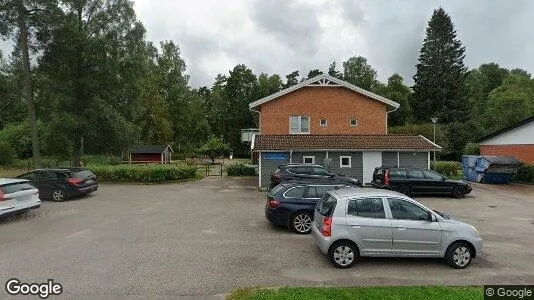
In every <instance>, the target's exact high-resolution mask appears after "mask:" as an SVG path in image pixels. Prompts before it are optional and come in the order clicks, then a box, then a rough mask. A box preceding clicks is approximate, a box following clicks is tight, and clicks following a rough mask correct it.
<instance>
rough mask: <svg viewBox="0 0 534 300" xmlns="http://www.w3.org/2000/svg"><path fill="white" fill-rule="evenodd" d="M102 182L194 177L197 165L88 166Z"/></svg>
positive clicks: (174, 179)
mask: <svg viewBox="0 0 534 300" xmlns="http://www.w3.org/2000/svg"><path fill="white" fill-rule="evenodd" d="M89 169H90V170H91V171H92V172H93V173H94V174H95V175H96V176H97V178H98V180H99V181H102V182H169V181H178V180H185V179H192V178H195V177H196V174H197V167H196V166H186V165H151V166H146V165H118V166H94V167H90V168H89Z"/></svg>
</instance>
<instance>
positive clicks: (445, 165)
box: [431, 161, 462, 176]
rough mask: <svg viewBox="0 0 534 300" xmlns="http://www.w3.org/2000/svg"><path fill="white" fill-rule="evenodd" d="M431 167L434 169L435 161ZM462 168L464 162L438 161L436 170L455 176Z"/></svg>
mask: <svg viewBox="0 0 534 300" xmlns="http://www.w3.org/2000/svg"><path fill="white" fill-rule="evenodd" d="M431 169H434V162H432V163H431ZM461 170H462V164H461V163H459V162H457V161H437V162H436V172H438V173H440V174H443V175H446V176H455V175H456V174H458V171H461Z"/></svg>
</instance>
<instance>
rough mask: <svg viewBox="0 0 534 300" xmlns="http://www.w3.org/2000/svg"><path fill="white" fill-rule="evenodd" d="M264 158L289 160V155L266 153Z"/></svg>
mask: <svg viewBox="0 0 534 300" xmlns="http://www.w3.org/2000/svg"><path fill="white" fill-rule="evenodd" d="M263 159H264V160H288V159H289V156H288V154H287V153H264V154H263Z"/></svg>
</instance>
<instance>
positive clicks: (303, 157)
mask: <svg viewBox="0 0 534 300" xmlns="http://www.w3.org/2000/svg"><path fill="white" fill-rule="evenodd" d="M306 158H311V160H312V162H311V163H307V162H306ZM302 163H303V164H307V165H314V164H315V156H311V155H304V156H302Z"/></svg>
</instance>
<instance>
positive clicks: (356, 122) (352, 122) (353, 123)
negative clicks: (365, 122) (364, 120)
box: [350, 117, 358, 127]
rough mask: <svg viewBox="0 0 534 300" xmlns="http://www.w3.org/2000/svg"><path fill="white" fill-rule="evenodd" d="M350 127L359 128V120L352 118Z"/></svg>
mask: <svg viewBox="0 0 534 300" xmlns="http://www.w3.org/2000/svg"><path fill="white" fill-rule="evenodd" d="M350 126H352V127H355V126H358V119H356V118H355V117H351V118H350Z"/></svg>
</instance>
